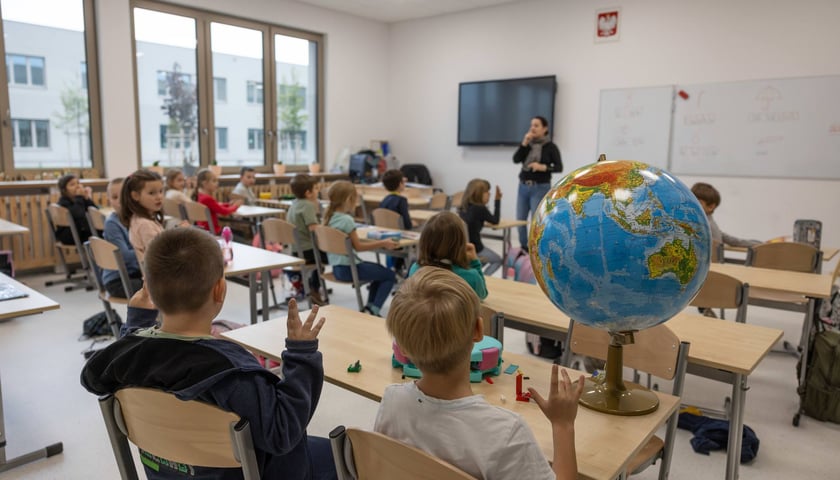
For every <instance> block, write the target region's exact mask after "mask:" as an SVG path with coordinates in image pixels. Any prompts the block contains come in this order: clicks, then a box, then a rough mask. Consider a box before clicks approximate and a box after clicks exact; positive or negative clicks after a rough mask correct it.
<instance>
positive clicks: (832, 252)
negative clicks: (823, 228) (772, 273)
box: [723, 245, 840, 262]
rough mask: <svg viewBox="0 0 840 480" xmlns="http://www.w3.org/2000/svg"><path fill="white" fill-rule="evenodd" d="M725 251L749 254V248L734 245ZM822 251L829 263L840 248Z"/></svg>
mask: <svg viewBox="0 0 840 480" xmlns="http://www.w3.org/2000/svg"><path fill="white" fill-rule="evenodd" d="M723 249H724V250H725V251H727V252H741V253H747V250H748V249H747V247H735V246H732V245H724V246H723ZM820 251H822V254H823V262H827V261H829V260H831V259H832V258H834V257H835V256H836V255H837V253H838V252H840V248H836V247H822V248H820Z"/></svg>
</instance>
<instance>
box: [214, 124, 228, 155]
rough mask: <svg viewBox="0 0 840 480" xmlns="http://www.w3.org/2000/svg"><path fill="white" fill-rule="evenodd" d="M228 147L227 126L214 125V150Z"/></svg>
mask: <svg viewBox="0 0 840 480" xmlns="http://www.w3.org/2000/svg"><path fill="white" fill-rule="evenodd" d="M227 149H228V137H227V127H216V150H227Z"/></svg>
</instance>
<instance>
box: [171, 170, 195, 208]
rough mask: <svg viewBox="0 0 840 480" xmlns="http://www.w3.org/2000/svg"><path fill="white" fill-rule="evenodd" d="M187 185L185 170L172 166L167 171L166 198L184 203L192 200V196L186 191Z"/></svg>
mask: <svg viewBox="0 0 840 480" xmlns="http://www.w3.org/2000/svg"><path fill="white" fill-rule="evenodd" d="M186 186H187V178H186V177H184V172H183V171H182V170H181V169H180V168H170V169H169V170H167V171H166V199H167V200H175V201H176V202H179V203H184V202H187V201H189V200H190V197H188V196H187V194H186V193H184V188H186Z"/></svg>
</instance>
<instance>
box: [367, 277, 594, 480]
mask: <svg viewBox="0 0 840 480" xmlns="http://www.w3.org/2000/svg"><path fill="white" fill-rule="evenodd" d="M479 308H480V306H479V299H478V296H477V295H476V294H475V292H474V291H473V289H472V288H471V287H470V286H469V285H468V284H467V282H465V281H464V280H463V279H461V278H460V277H458V276H457V275H455V274H454V273H452V272H451V271H448V270H444V269H441V268H435V267H423V268H421V269H420V270H419V271H418V272H417V273H416V274H414V275H413V276H411V278H409V279H408V280H406V281H405V282H404V283H403V285H402V287H401V288H400V289H399V291H398V292H397V293H396V295H395V296H394V299H393V300H392V301H391V309H390V311H389V312H388V318H387V320H386V325H387V327H388V331H389V332H390V333H391V334H392V335H393V336H394V338H395V340H396V342H397V344H398V345H399V346H400V349H401V350H402V352H403V353H405V354H406V356H408V357H409V358H411V360H412V362H413V363H414V364H415V365H417V366H418V367H419V368H420V370H421V371H422V372H423V378H421V379H420V380H418V381H416V382H411V383H404V384H399V385H391V386H390V387H388V388H387V389H386V390H385V393H384V395H383V396H382V403H381V405H380V407H379V412H378V414H377V417H376V424H375V426H374V429H375V430H376V431H377V432H380V433H383V434H385V435H388V436H389V437H392V438H395V439H397V440H399V441H401V442H404V443H407V444H409V445H413V446H415V447H417V448H420V449H422V450H425V451H426V452H428V453H430V454H432V455H434V456H436V457H438V458H440V459H442V460H445V461H447V462H449V463H451V464H452V465H455V466H456V467H458V468H460V469H461V470H463V471H465V472H467V473H468V474H470V475H473V476H475V477H477V478H482V479H485V480H497V479H511V480H513V479H516V480H519V479H522V478H528V479H531V480H534V479H555V478H556V479H574V478H576V477H577V461H576V458H575V433H574V423H575V417H576V416H577V402H578V399H579V398H580V395H581V392H582V391H583V377H581V378H580V380H579V381H578V384H577V386H573V385H572V383H571V380H570V379H569V376H568V374H567V373H566V371H565V370H564V371H563V378H562V380H558V376H557V373H558V368H557V365H554V366H553V367H552V372H551V392H550V393H549V396H548V398H547V399H544V398H543V397H542V396H540V394H539V393H537V392H536V391H535V390H534V389H530V388H529V389H528V390H529V391H530V392H531V395H532V397H533V398H534V399H535V400H536V402H537V404H538V405H539V407H540V409H541V410H542V411H543V413H544V414H545V416H546V417H547V418H548V419H549V420H550V421H551V427H552V435H553V441H554V460H553V467H552V466H551V465H549V463H548V460H547V459H546V458H545V456H544V455H543V453H542V451H541V450H540V448H539V446H538V445H537V442H536V439H535V438H534V434H533V433H532V432H531V430H530V428H528V426H527V425H526V424H525V422H524V420H522V417H520V416H519V415H518V414H516V413H514V412H512V411H510V410H506V409H503V408H499V407H495V406H493V405H490V404H489V403H487V401H486V400H485V399H484V397H483V396H481V395H474V394H473V392H472V388H471V386H470V380H469V368H470V362H469V356H470V352H471V351H472V347H473V343H474V342H475V341H478V340H481V338H482V336H483V333H482V332H483V325H482V320H481V317H480V316H479Z"/></svg>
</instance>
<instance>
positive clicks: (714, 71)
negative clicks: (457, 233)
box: [385, 0, 840, 245]
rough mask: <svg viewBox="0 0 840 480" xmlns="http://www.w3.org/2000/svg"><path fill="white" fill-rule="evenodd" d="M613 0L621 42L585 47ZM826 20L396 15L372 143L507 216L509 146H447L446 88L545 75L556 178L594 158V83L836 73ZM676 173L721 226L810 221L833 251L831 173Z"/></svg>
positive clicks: (641, 9) (763, 13)
mask: <svg viewBox="0 0 840 480" xmlns="http://www.w3.org/2000/svg"><path fill="white" fill-rule="evenodd" d="M615 5H620V6H621V7H622V14H623V18H622V23H621V39H620V41H619V42H615V43H604V44H595V43H594V41H593V32H594V11H595V10H596V9H598V8H605V7H610V6H615ZM838 17H840V2H836V1H832V0H808V1H800V2H772V3H768V2H765V1H762V0H741V1H738V2H732V1H728V0H713V1H712V0H710V1H703V2H698V1H693V0H672V1H669V2H663V1H661V0H634V1H620V0H612V1H603V0H597V1H582V0H547V1H531V2H521V3H513V4H509V5H502V6H498V7H491V8H486V9H482V10H474V11H469V12H465V13H461V14H453V15H446V16H440V17H434V18H430V19H421V20H416V21H407V22H401V23H397V24H394V25H392V26H391V28H390V36H389V41H390V44H391V46H390V57H389V62H388V67H389V73H388V80H389V81H388V87H389V93H388V105H389V111H388V118H390V119H391V126H390V128H389V129H388V130H387V137H385V138H388V139H389V140H390V141H391V147H392V150H393V151H394V153H395V154H396V155H397V157H398V158H399V160H400V162H402V163H426V164H427V165H428V166H429V168H430V170H431V173H432V177H433V179H434V181H435V183H436V184H438V185H440V186H442V187H443V188H444V189H445V190H446V191H447V192H454V191H456V190H461V189H463V187H464V186H465V185H466V182H467V181H468V180H469V179H470V178H473V177H484V178H487V179H488V180H490V181H491V182H494V183H499V184H500V185H501V187H502V189H503V191H504V192H505V199H504V200H503V202H502V204H503V210H504V215H505V216H508V217H512V216H513V215H514V212H515V203H516V186H517V183H518V181H517V177H516V176H517V173H518V169H517V168H516V167H515V166H514V165H513V164H512V163H511V156H512V154H513V150H514V149H513V148H505V147H467V148H464V147H458V146H457V137H456V136H457V114H458V83H459V82H463V81H472V80H489V79H497V78H511V77H526V76H536V75H550V74H554V75H557V80H558V84H559V87H558V97H557V104H556V106H555V123H556V126H555V127H554V139H555V141H556V142H557V143H558V144H559V146H560V149H561V151H562V154H563V162H564V165H565V172H567V173H568V172H570V171H571V170H573V169H574V168H577V167H580V166H582V165H585V164H587V163H591V162H592V161H594V160H595V158H596V154H597V153H598V152H596V146H597V128H598V127H597V121H598V118H597V116H598V99H599V91H600V90H601V89H604V88H621V87H634V86H654V85H665V84H675V83H683V84H686V83H688V84H691V83H702V82H725V81H733V80H745V79H759V78H779V77H797V76H812V75H828V74H834V75H836V74H840V60H838V56H837V51H836V49H837V45H838V44H840V29H837V28H836V26H835V25H834V21H835V19H836V18H838ZM526 128H527V125H523V126H522V130H523V134H524V132H525V130H526ZM791 161H795V159H791ZM838 161H840V159H838ZM558 179H559V177H558V176H555V181H556V180H558ZM682 180H683V181H684V182H685V183H687V184H689V185H691V184H692V183H694V182H696V181H709V182H711V183H713V184H714V185H715V186H716V187H717V188H718V189H719V190H720V192H721V195H722V197H723V201H722V205H721V208H720V209H719V210H718V212H717V213H715V217H716V218H717V221H718V224H719V225H720V226H721V228H723V229H724V231H726V232H727V233H730V234H733V235H738V236H742V237H751V238H758V239H765V238H771V237H775V236H778V235H783V234H788V235H790V233H791V232H792V227H793V222H794V220H795V219H797V218H816V219H819V220H822V221H823V243H824V244H826V245H840V222H839V221H838V216H840V215H838V213H837V212H838V209H840V181H837V180H832V181H809V180H779V179H772V180H771V179H760V178H726V177H715V178H703V177H683V178H682Z"/></svg>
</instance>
